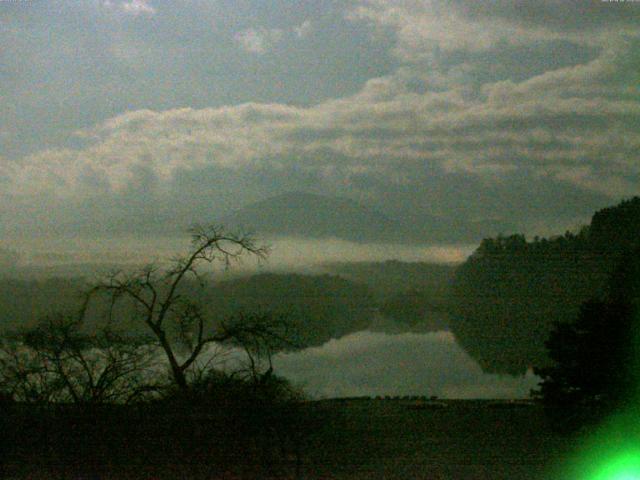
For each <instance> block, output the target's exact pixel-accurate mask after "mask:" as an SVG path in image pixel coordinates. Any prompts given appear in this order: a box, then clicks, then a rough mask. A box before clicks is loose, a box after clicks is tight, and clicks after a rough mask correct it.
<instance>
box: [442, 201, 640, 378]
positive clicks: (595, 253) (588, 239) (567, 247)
mask: <svg viewBox="0 0 640 480" xmlns="http://www.w3.org/2000/svg"><path fill="white" fill-rule="evenodd" d="M639 257H640V198H638V197H635V198H633V199H631V200H627V201H623V202H622V203H620V204H619V205H616V206H614V207H610V208H605V209H603V210H600V211H598V212H597V213H595V214H594V215H593V218H592V220H591V223H590V225H588V226H585V227H584V228H582V229H581V230H580V231H579V232H577V233H572V232H566V233H565V234H564V235H559V236H555V237H551V238H538V237H536V238H534V239H533V240H532V241H527V240H526V239H525V237H524V236H523V235H511V236H499V237H497V238H489V239H485V240H483V241H482V243H481V244H480V246H479V247H478V248H477V250H476V251H475V252H474V253H473V255H471V257H470V258H469V259H468V260H467V261H466V262H465V263H464V264H463V265H461V266H460V267H459V268H458V270H457V272H456V275H455V279H454V282H453V287H452V292H451V301H450V305H451V308H452V311H453V313H454V315H453V317H452V319H451V325H450V326H451V329H452V331H453V333H454V334H455V335H456V337H457V339H458V341H459V342H460V344H461V345H462V346H463V347H464V348H465V349H466V350H467V351H468V352H469V353H470V354H471V355H472V356H473V357H474V358H475V359H476V360H477V361H478V362H479V363H480V365H481V366H482V368H483V369H484V370H485V371H489V372H499V373H512V374H518V373H523V372H524V371H525V370H526V369H527V368H528V367H530V366H532V365H536V366H539V365H545V364H546V363H547V362H548V359H547V354H546V351H545V346H544V342H545V340H546V339H547V337H548V335H549V332H550V330H551V327H552V325H553V324H554V322H558V321H559V322H571V321H574V320H575V319H576V317H577V315H578V312H579V309H580V306H581V305H582V304H583V303H584V302H585V301H587V300H591V299H599V298H602V297H603V296H605V295H606V294H607V288H608V285H609V284H610V283H609V280H610V278H611V276H612V275H613V274H614V272H616V271H617V270H619V269H620V268H622V267H625V268H628V266H629V264H635V265H637V264H638V262H639V261H640V260H639ZM636 271H637V269H636Z"/></svg>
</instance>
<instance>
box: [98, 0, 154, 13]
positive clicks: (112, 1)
mask: <svg viewBox="0 0 640 480" xmlns="http://www.w3.org/2000/svg"><path fill="white" fill-rule="evenodd" d="M102 5H103V6H104V7H106V8H109V9H112V10H116V11H119V12H123V13H126V14H128V15H134V16H137V15H153V14H155V13H156V9H155V8H154V7H153V6H152V5H151V3H150V2H149V0H126V1H117V0H105V1H104V2H102Z"/></svg>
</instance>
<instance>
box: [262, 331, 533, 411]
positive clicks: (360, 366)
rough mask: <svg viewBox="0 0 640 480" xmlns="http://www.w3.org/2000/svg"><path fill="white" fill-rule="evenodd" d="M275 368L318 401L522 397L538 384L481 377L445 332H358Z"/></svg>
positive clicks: (284, 358) (278, 361) (283, 358)
mask: <svg viewBox="0 0 640 480" xmlns="http://www.w3.org/2000/svg"><path fill="white" fill-rule="evenodd" d="M274 365H275V368H276V371H277V372H278V373H279V374H281V375H283V376H284V377H286V378H288V379H289V380H291V381H293V382H294V383H296V384H298V385H301V386H302V387H303V388H304V389H305V391H306V392H307V393H308V394H309V395H312V396H313V397H316V398H323V397H343V396H361V395H368V396H377V395H394V396H395V395H427V396H431V395H437V396H439V397H441V398H525V397H527V396H528V395H529V392H530V390H531V389H532V388H535V387H536V386H537V383H538V378H537V377H536V376H535V375H533V373H531V372H528V373H527V374H526V375H524V376H522V377H511V376H503V375H492V374H486V373H483V372H482V370H481V369H480V367H479V366H478V364H477V363H476V362H475V361H474V360H473V359H472V358H471V357H469V355H468V354H467V353H466V352H465V351H464V350H463V349H462V348H461V347H460V346H458V344H457V343H456V341H455V338H454V336H453V335H452V334H451V333H449V332H436V333H400V334H388V333H380V332H370V331H362V332H357V333H353V334H351V335H347V336H345V337H343V338H340V339H338V340H331V341H329V342H328V343H326V344H324V345H322V346H320V347H316V348H308V349H305V350H303V351H300V352H295V353H286V354H279V355H277V356H276V358H275V359H274Z"/></svg>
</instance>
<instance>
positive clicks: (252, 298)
mask: <svg viewBox="0 0 640 480" xmlns="http://www.w3.org/2000/svg"><path fill="white" fill-rule="evenodd" d="M207 304H208V305H210V308H211V315H212V316H213V317H214V318H217V319H223V318H225V317H228V316H233V315H236V314H237V313H238V312H243V311H244V312H247V311H249V312H265V311H266V312H270V313H271V314H272V315H274V316H279V317H286V319H287V323H288V325H289V327H290V330H291V331H293V332H295V342H294V343H295V345H289V346H286V345H285V346H284V347H285V348H292V347H295V346H298V347H302V346H312V345H321V344H323V343H325V342H327V341H328V340H330V339H331V338H340V337H341V336H343V335H346V334H348V333H351V332H356V331H358V330H363V329H365V328H366V327H367V326H368V325H369V323H370V321H371V315H372V310H373V307H374V306H375V298H374V297H373V296H372V294H371V293H370V291H369V289H368V288H367V287H366V286H364V285H359V284H356V283H354V282H350V281H348V280H345V279H343V278H340V277H338V276H335V275H300V274H277V273H264V274H259V275H253V276H251V277H247V278H240V279H237V280H231V281H226V282H221V283H219V284H218V285H217V286H216V288H215V289H211V290H210V291H209V296H208V297H207Z"/></svg>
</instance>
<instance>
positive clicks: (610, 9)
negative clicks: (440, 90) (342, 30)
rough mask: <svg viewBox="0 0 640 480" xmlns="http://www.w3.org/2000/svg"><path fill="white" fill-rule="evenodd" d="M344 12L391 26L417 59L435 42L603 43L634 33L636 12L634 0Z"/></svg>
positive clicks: (407, 0) (366, 5) (411, 4)
mask: <svg viewBox="0 0 640 480" xmlns="http://www.w3.org/2000/svg"><path fill="white" fill-rule="evenodd" d="M617 7H619V8H617ZM348 17H349V18H351V19H354V20H363V21H367V22H370V23H371V24H373V25H376V26H380V27H387V28H391V29H393V30H394V31H395V32H396V35H397V38H398V45H397V53H398V54H399V56H400V57H401V58H403V59H404V60H407V61H416V60H420V59H423V58H424V57H425V55H427V56H428V55H429V54H430V52H431V51H432V49H433V47H434V46H437V47H438V48H440V49H442V50H460V49H462V50H475V51H478V50H486V49H489V48H492V47H495V46H496V45H498V44H512V45H525V44H530V43H532V42H536V41H549V40H553V39H568V40H571V41H575V42H578V43H585V44H594V45H601V44H603V43H604V42H606V41H608V40H610V39H611V38H622V37H624V36H625V35H629V34H638V31H639V29H638V23H637V21H638V18H639V17H640V13H639V12H638V9H636V8H635V5H632V4H629V5H622V6H616V5H611V4H609V5H607V4H606V2H588V1H587V2H585V1H566V0H564V1H561V0H552V1H546V2H536V3H531V2H528V1H524V0H523V1H520V0H516V1H514V0H499V1H492V2H476V1H473V0H454V1H450V0H449V1H446V0H424V1H416V0H361V1H360V2H358V3H357V4H356V6H355V7H354V8H353V9H351V11H350V12H349V15H348Z"/></svg>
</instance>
